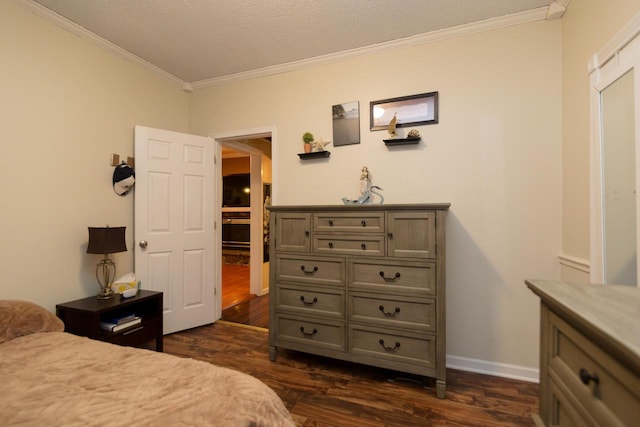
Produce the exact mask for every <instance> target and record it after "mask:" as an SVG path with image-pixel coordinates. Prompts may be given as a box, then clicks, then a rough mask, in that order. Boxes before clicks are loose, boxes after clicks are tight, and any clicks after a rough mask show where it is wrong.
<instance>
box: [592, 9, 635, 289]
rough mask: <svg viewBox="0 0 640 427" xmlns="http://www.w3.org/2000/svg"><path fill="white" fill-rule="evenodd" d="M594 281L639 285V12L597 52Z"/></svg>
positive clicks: (594, 68)
mask: <svg viewBox="0 0 640 427" xmlns="http://www.w3.org/2000/svg"><path fill="white" fill-rule="evenodd" d="M589 72H590V74H591V123H592V127H591V144H592V147H591V281H592V282H594V283H610V284H622V285H631V286H638V277H640V274H639V270H638V268H639V263H638V254H640V236H639V234H638V232H639V231H640V198H639V197H638V196H637V193H638V189H640V15H638V16H636V17H635V18H634V19H633V20H632V21H631V22H630V24H629V25H628V26H627V27H625V28H624V29H623V30H622V31H621V32H620V33H619V34H618V35H617V36H616V37H614V39H613V40H612V41H611V42H610V43H609V44H608V45H607V46H605V48H604V49H603V50H602V51H600V52H598V53H597V54H596V55H594V56H593V59H592V60H591V62H590V64H589Z"/></svg>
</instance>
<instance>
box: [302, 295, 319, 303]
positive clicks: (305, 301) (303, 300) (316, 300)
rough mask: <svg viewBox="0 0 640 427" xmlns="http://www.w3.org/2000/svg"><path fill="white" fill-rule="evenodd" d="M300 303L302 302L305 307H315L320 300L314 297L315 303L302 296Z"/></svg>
mask: <svg viewBox="0 0 640 427" xmlns="http://www.w3.org/2000/svg"><path fill="white" fill-rule="evenodd" d="M300 301H302V303H303V304H304V305H313V304H315V303H317V302H318V298H316V297H313V301H307V300H306V298H305V297H304V295H300Z"/></svg>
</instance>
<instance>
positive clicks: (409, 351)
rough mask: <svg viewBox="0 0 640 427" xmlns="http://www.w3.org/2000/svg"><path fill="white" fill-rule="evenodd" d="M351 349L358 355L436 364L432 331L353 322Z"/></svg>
mask: <svg viewBox="0 0 640 427" xmlns="http://www.w3.org/2000/svg"><path fill="white" fill-rule="evenodd" d="M349 351H350V352H351V353H353V354H357V355H359V356H365V357H372V358H376V359H381V360H386V361H393V362H395V363H402V364H405V365H416V366H422V367H426V368H434V367H435V357H436V339H435V336H433V335H427V334H417V333H413V334H412V333H409V332H406V331H394V330H391V329H382V328H368V327H366V326H360V325H357V324H350V325H349Z"/></svg>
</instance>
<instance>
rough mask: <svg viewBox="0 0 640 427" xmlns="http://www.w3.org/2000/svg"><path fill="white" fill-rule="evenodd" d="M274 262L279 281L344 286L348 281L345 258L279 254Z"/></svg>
mask: <svg viewBox="0 0 640 427" xmlns="http://www.w3.org/2000/svg"><path fill="white" fill-rule="evenodd" d="M273 263H274V264H275V265H274V267H275V276H276V281H277V282H281V281H292V282H296V283H309V284H322V285H333V286H342V287H344V285H345V283H346V265H345V260H344V258H329V257H323V258H318V257H311V256H308V257H305V256H295V255H278V256H277V257H276V258H275V260H274V261H273Z"/></svg>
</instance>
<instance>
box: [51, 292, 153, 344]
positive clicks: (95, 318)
mask: <svg viewBox="0 0 640 427" xmlns="http://www.w3.org/2000/svg"><path fill="white" fill-rule="evenodd" d="M127 314H135V315H136V316H139V317H140V318H141V319H142V323H140V324H138V325H135V326H132V327H130V328H127V329H123V330H121V331H118V332H109V331H105V330H103V329H101V328H100V322H102V321H107V320H108V319H110V318H116V317H120V316H125V315H127ZM56 315H57V316H58V317H59V318H60V319H61V320H62V321H63V322H64V330H65V332H69V333H72V334H74V335H80V336H83V337H88V338H91V339H95V340H100V341H106V342H110V343H113V344H118V345H123V346H130V347H145V348H146V346H145V344H146V343H148V342H149V341H152V340H155V349H156V351H160V352H161V351H162V292H155V291H147V290H141V291H139V292H138V294H137V295H136V296H134V297H131V298H127V299H123V298H121V297H120V296H116V297H115V298H112V299H108V300H99V299H97V298H96V297H88V298H83V299H79V300H75V301H70V302H66V303H63V304H58V305H56Z"/></svg>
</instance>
